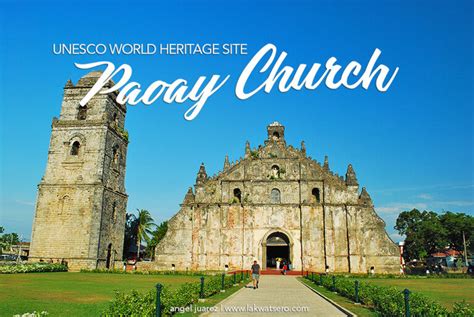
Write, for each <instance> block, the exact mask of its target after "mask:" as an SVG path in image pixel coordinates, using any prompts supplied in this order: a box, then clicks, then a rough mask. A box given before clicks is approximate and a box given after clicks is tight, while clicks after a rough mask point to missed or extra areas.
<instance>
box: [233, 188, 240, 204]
mask: <svg viewBox="0 0 474 317" xmlns="http://www.w3.org/2000/svg"><path fill="white" fill-rule="evenodd" d="M234 200H237V202H239V203H240V202H241V201H242V192H241V191H240V189H239V188H235V189H234Z"/></svg>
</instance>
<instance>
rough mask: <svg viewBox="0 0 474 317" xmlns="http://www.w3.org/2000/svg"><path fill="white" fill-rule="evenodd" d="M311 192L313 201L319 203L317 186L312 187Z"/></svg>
mask: <svg viewBox="0 0 474 317" xmlns="http://www.w3.org/2000/svg"><path fill="white" fill-rule="evenodd" d="M311 194H312V195H313V201H314V202H316V203H318V204H319V203H320V202H321V194H320V191H319V188H313V190H312V191H311Z"/></svg>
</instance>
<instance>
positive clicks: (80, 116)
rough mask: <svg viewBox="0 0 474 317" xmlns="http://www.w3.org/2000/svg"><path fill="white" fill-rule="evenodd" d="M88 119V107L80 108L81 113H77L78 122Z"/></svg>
mask: <svg viewBox="0 0 474 317" xmlns="http://www.w3.org/2000/svg"><path fill="white" fill-rule="evenodd" d="M86 119H87V106H84V107H82V106H79V111H78V112H77V120H86Z"/></svg>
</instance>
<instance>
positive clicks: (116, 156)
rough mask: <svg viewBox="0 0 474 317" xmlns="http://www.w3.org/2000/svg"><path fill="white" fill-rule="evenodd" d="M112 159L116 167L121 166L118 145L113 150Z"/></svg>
mask: <svg viewBox="0 0 474 317" xmlns="http://www.w3.org/2000/svg"><path fill="white" fill-rule="evenodd" d="M112 159H113V164H114V166H118V165H119V147H118V145H115V146H114V148H113V149H112Z"/></svg>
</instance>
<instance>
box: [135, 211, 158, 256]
mask: <svg viewBox="0 0 474 317" xmlns="http://www.w3.org/2000/svg"><path fill="white" fill-rule="evenodd" d="M137 211H138V217H137V220H138V224H137V261H138V260H139V259H140V245H141V242H142V241H145V242H147V243H148V242H149V241H150V235H151V234H152V232H153V229H152V228H153V227H156V224H155V223H154V222H153V218H152V216H151V215H150V212H149V211H148V210H146V209H137Z"/></svg>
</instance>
